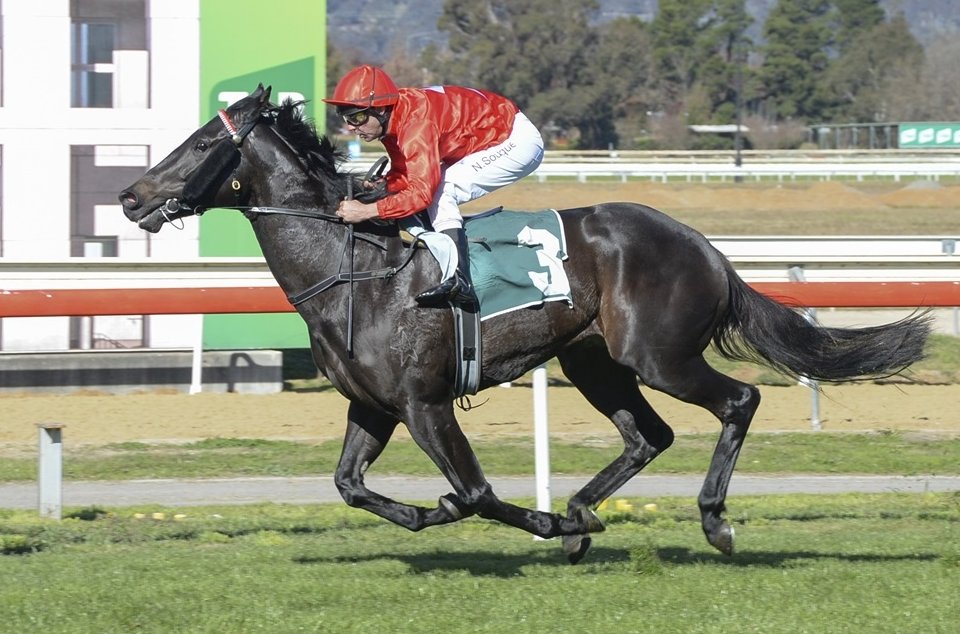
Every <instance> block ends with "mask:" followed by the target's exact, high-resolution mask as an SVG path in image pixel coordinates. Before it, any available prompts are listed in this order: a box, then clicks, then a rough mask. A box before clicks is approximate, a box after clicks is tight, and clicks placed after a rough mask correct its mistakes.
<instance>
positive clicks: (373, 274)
mask: <svg viewBox="0 0 960 634" xmlns="http://www.w3.org/2000/svg"><path fill="white" fill-rule="evenodd" d="M398 270H399V269H398V268H397V267H395V266H391V267H389V268H386V269H376V270H374V271H355V272H353V273H351V272H349V271H348V272H346V273H337V274H336V275H331V276H330V277H328V278H326V279H325V280H321V281H319V282H317V283H316V284H314V285H313V286H311V287H310V288H308V289H306V290H304V291H301V292H300V293H297V294H295V295H288V296H287V300H288V301H289V302H290V303H291V304H292V305H294V306H296V305H298V304H302V303H303V302H305V301H307V300H308V299H310V298H311V297H314V296H315V295H319V294H320V293H322V292H323V291H325V290H327V289H328V288H330V287H332V286H336V285H337V284H341V283H343V282H350V281H353V282H362V281H364V280H377V279H386V278H388V277H393V276H394V275H396V273H397V271H398Z"/></svg>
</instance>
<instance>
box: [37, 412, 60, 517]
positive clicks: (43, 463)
mask: <svg viewBox="0 0 960 634" xmlns="http://www.w3.org/2000/svg"><path fill="white" fill-rule="evenodd" d="M64 427H65V425H63V424H61V423H41V424H38V425H37V429H39V431H40V461H39V464H38V467H37V488H38V491H39V496H38V497H39V510H40V517H47V518H51V519H55V520H58V519H60V517H61V511H62V506H63V428H64Z"/></svg>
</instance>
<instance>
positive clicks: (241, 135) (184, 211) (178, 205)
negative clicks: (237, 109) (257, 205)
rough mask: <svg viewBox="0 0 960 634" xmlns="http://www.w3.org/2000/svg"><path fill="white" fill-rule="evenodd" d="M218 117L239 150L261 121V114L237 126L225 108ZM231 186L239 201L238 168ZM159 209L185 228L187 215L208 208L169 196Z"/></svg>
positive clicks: (240, 186) (198, 212)
mask: <svg viewBox="0 0 960 634" xmlns="http://www.w3.org/2000/svg"><path fill="white" fill-rule="evenodd" d="M217 117H219V118H220V122H221V123H223V127H224V128H226V130H227V133H228V134H229V135H230V140H231V141H232V142H233V145H234V147H235V148H236V149H237V150H238V151H239V149H240V146H241V145H243V140H244V139H246V138H247V135H248V134H250V132H251V131H252V130H253V129H254V128H255V127H256V126H257V124H258V123H260V118H261V115H257V116H255V117H252V118H251V119H250V121H247V122H246V123H244V124H243V126H241V127H240V128H238V127H237V125H236V124H235V123H234V122H233V119H231V118H230V115H229V114H228V113H227V111H226V110H225V109H223V108H221V109H220V110H218V111H217ZM230 188H231V189H233V192H234V196H235V198H236V202H237V203H239V202H240V191H241V189H242V185H241V184H240V179H238V178H237V172H236V170H234V173H233V180H232V181H231V182H230ZM251 209H252V208H251ZM251 209H248V210H251ZM159 211H160V213H161V214H162V215H163V218H164V219H165V220H166V221H167V222H169V223H170V224H171V225H172V226H173V227H174V228H177V229H183V218H184V217H185V216H190V215H193V216H202V215H203V212H205V211H206V209H205V208H203V207H199V206H191V205H188V204H187V203H185V202H184V201H182V200H180V199H179V198H168V199H167V200H165V201H164V203H163V204H162V205H161V206H160V207H159ZM174 220H180V221H181V222H180V226H177V225H176V224H174Z"/></svg>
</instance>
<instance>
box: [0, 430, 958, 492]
mask: <svg viewBox="0 0 960 634" xmlns="http://www.w3.org/2000/svg"><path fill="white" fill-rule="evenodd" d="M715 443H716V435H715V434H698V435H683V436H679V437H678V438H677V440H676V442H675V443H674V445H673V446H672V447H671V448H670V450H669V451H667V452H666V453H665V454H664V455H663V456H661V457H659V458H658V459H657V460H655V461H654V462H653V463H651V464H650V466H649V467H647V468H646V469H645V470H644V472H645V473H696V474H702V473H704V472H705V471H706V468H707V465H708V464H709V463H710V456H711V455H712V453H713V448H714V445H715ZM472 444H473V447H474V449H475V451H476V454H477V457H478V459H479V460H480V463H481V464H482V465H483V468H484V472H485V473H487V474H488V475H491V476H506V475H529V474H531V473H533V471H534V462H533V461H534V458H533V453H534V452H533V445H532V441H531V440H504V439H496V440H476V441H474V442H473V443H472ZM341 446H342V443H341V442H340V441H339V440H331V441H327V442H323V443H320V444H310V443H304V442H295V441H283V440H257V439H229V438H217V439H210V440H203V441H199V442H193V443H189V444H184V445H170V444H159V445H158V444H148V443H123V444H116V445H107V446H104V447H86V448H82V447H77V448H74V449H71V451H70V452H69V454H68V455H67V456H66V457H65V459H64V477H65V478H66V479H68V480H125V479H139V478H197V477H200V478H202V477H239V476H284V477H289V476H305V475H317V474H328V473H332V472H333V470H334V467H335V465H336V463H337V460H338V458H339V455H340V450H341ZM621 448H622V445H621V444H620V442H619V440H617V439H616V438H615V437H614V436H611V437H610V438H609V439H605V440H603V439H591V441H590V442H589V443H570V442H561V441H558V440H553V441H552V442H551V445H550V466H551V473H554V474H580V473H595V472H597V471H598V470H599V469H600V468H601V467H603V466H604V465H605V464H607V463H608V462H609V461H611V460H612V459H613V458H614V457H616V455H617V454H618V453H619V452H620V450H621ZM36 471H37V468H36V458H35V457H29V458H7V459H4V460H3V461H0V481H28V480H33V479H35V478H36ZM372 472H373V473H377V474H398V475H399V474H402V475H426V476H436V475H439V472H438V471H437V468H436V467H435V466H434V465H433V463H432V462H430V460H429V459H428V458H427V457H426V455H425V454H424V453H423V452H422V451H421V450H420V449H419V448H418V447H417V446H416V445H415V444H414V443H413V442H411V441H408V440H396V441H394V442H392V443H391V444H390V446H389V447H388V449H387V451H386V452H385V453H384V455H383V456H382V457H381V458H380V459H379V460H378V461H377V463H376V465H375V466H374V467H373V469H372ZM737 472H738V473H885V474H900V475H916V474H938V475H953V474H960V438H957V437H954V438H945V437H927V436H918V435H909V434H901V433H896V432H890V433H875V434H846V433H829V432H819V433H816V434H810V433H790V434H763V433H753V434H750V435H749V436H748V437H747V442H746V443H745V445H744V448H743V451H742V453H741V456H740V459H739V461H738V462H737Z"/></svg>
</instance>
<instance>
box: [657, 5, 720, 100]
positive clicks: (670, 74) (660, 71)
mask: <svg viewBox="0 0 960 634" xmlns="http://www.w3.org/2000/svg"><path fill="white" fill-rule="evenodd" d="M713 4H714V3H713V0H661V2H660V7H659V10H658V11H657V16H656V17H655V18H654V19H653V23H652V24H651V30H652V32H653V60H654V65H655V68H656V73H657V77H658V79H659V90H660V94H661V100H662V102H663V106H664V110H666V111H667V112H671V113H674V112H676V111H677V110H678V109H680V108H682V106H683V97H684V96H685V95H686V94H687V92H688V91H689V90H690V88H692V87H693V85H694V83H696V80H697V77H698V72H697V71H698V69H700V68H701V67H702V65H703V64H704V63H705V62H706V60H707V59H708V58H710V57H711V56H712V55H713V54H714V50H713V45H714V43H715V42H714V39H713V34H712V33H711V32H710V27H711V26H712V24H713V20H712V17H711V16H710V11H711V9H712V8H713Z"/></svg>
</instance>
